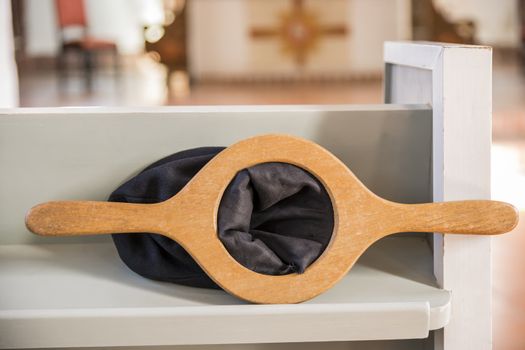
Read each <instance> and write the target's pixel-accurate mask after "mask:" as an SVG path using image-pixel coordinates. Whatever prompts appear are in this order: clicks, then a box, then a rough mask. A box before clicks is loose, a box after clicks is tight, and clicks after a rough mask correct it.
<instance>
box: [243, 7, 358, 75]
mask: <svg viewBox="0 0 525 350" xmlns="http://www.w3.org/2000/svg"><path fill="white" fill-rule="evenodd" d="M304 3H305V1H304V0H292V7H291V9H290V10H289V11H287V12H284V13H282V14H281V15H280V16H279V22H278V25H277V26H276V27H272V28H270V27H255V28H252V29H251V31H250V35H251V37H252V38H254V39H267V38H278V39H280V41H281V42H282V44H283V51H284V52H285V53H287V54H290V55H292V56H293V57H294V60H295V62H296V64H297V65H298V66H300V67H302V66H304V64H305V63H306V60H307V57H308V56H309V55H310V54H311V53H312V52H313V51H315V49H316V48H317V45H318V43H319V41H320V40H321V39H322V38H323V37H326V36H345V35H346V34H347V32H348V30H347V28H346V26H345V25H344V24H339V25H325V24H321V23H319V21H318V19H317V16H316V14H315V13H314V12H312V11H309V10H308V9H306V8H305V4H304Z"/></svg>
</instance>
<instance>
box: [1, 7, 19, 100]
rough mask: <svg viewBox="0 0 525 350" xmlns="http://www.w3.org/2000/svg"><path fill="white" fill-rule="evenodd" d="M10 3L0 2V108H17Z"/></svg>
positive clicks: (16, 82) (16, 80)
mask: <svg viewBox="0 0 525 350" xmlns="http://www.w3.org/2000/svg"><path fill="white" fill-rule="evenodd" d="M14 52H15V49H14V43H13V25H12V21H11V1H10V0H0V108H4V107H16V106H18V77H17V73H16V63H15V57H14Z"/></svg>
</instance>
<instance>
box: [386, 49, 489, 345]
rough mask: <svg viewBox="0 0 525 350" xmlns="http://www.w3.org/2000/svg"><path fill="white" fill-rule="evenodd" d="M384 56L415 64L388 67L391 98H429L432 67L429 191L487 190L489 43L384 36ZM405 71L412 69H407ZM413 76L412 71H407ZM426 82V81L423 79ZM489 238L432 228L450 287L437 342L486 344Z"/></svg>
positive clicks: (441, 274)
mask: <svg viewBox="0 0 525 350" xmlns="http://www.w3.org/2000/svg"><path fill="white" fill-rule="evenodd" d="M385 62H386V63H389V64H393V65H401V66H407V67H411V68H413V69H416V70H417V69H419V70H420V72H419V73H417V71H414V70H413V69H412V70H410V69H408V70H407V69H400V70H389V73H390V76H388V77H387V78H388V79H389V82H388V84H387V85H386V86H387V88H388V87H391V86H396V88H402V89H404V90H405V92H404V93H400V92H399V91H397V92H394V93H391V94H390V95H389V94H387V95H386V96H391V97H396V96H397V98H391V99H390V102H393V103H407V101H410V102H411V103H414V102H415V100H417V98H425V100H421V101H418V102H420V103H425V102H428V101H427V100H426V98H428V94H427V93H425V94H422V93H421V90H420V89H421V88H424V87H422V86H421V85H420V84H413V85H410V84H406V85H404V84H400V83H396V82H395V80H398V79H400V80H404V79H406V80H412V81H413V80H414V77H415V76H416V75H417V76H418V79H420V81H422V80H424V79H427V78H428V73H426V72H424V71H423V70H425V69H426V70H430V71H431V74H432V109H433V188H434V189H433V192H434V194H433V197H434V200H435V201H442V200H459V199H486V198H489V197H490V144H491V110H492V102H491V101H492V95H491V91H492V79H491V75H492V69H491V65H492V52H491V49H490V48H489V47H484V46H465V45H449V44H432V43H387V44H385ZM408 72H409V74H407V73H408ZM410 75H411V76H410ZM425 86H426V85H425ZM490 240H491V238H490V237H472V236H469V237H467V236H452V235H450V236H445V237H442V236H441V235H435V239H434V270H435V274H436V276H437V278H438V281H439V282H440V283H441V285H442V286H443V287H444V288H446V289H448V290H451V291H452V294H453V302H452V318H451V322H450V323H449V324H448V325H447V326H446V327H445V329H444V330H443V331H442V332H439V333H438V334H437V335H436V348H443V349H446V350H452V349H454V350H455V349H458V350H462V349H491V348H492V324H491V323H492V318H491V249H490Z"/></svg>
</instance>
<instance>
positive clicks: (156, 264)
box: [109, 147, 333, 288]
mask: <svg viewBox="0 0 525 350" xmlns="http://www.w3.org/2000/svg"><path fill="white" fill-rule="evenodd" d="M223 149H224V148H222V147H203V148H196V149H191V150H186V151H182V152H179V153H175V154H173V155H171V156H168V157H166V158H163V159H161V160H159V161H157V162H155V163H153V164H151V165H150V166H148V167H147V168H146V169H144V170H143V171H142V172H141V173H139V174H138V175H137V176H135V177H134V178H132V179H131V180H129V181H127V182H126V183H124V184H123V185H122V186H120V187H119V188H118V189H116V190H115V191H114V192H113V193H112V194H111V195H110V197H109V201H112V202H127V203H158V202H162V201H165V200H167V199H169V198H171V197H172V196H174V195H175V194H176V193H177V192H179V191H180V190H181V189H182V188H183V187H184V186H185V185H186V184H187V183H188V182H189V181H190V179H191V178H192V177H193V176H195V174H197V172H198V171H199V170H200V169H201V168H202V167H203V166H204V165H205V164H206V163H207V162H209V161H210V160H211V159H212V158H213V157H214V156H215V155H216V154H218V153H219V152H220V151H221V150H223ZM217 224H218V231H219V232H218V235H219V239H220V240H221V241H222V243H223V244H224V246H225V247H226V249H227V250H228V252H229V253H230V254H231V255H232V257H234V258H235V259H236V260H237V261H238V262H239V263H241V264H242V265H244V266H245V267H247V268H249V269H251V270H253V271H256V272H259V273H263V274H270V275H283V274H288V273H294V272H297V273H302V272H303V271H304V270H305V269H306V268H307V267H308V266H309V265H310V264H311V263H312V262H313V261H315V259H317V258H318V257H319V255H320V254H321V253H322V252H323V251H324V249H325V248H326V246H327V245H328V242H329V241H330V237H331V235H332V231H333V208H332V204H331V201H330V197H329V195H328V193H327V192H326V190H325V189H324V187H323V186H322V185H321V184H320V183H319V181H317V179H315V178H314V177H313V176H312V175H310V174H309V173H308V172H306V171H304V170H303V169H300V168H298V167H296V166H294V165H291V164H284V163H263V164H258V165H255V166H253V167H250V168H248V169H244V170H242V171H240V172H239V173H238V174H237V175H236V176H235V178H234V179H233V180H232V182H231V183H230V184H229V185H228V187H227V189H226V191H225V193H224V195H223V197H222V200H221V203H220V207H219V212H218V223H217ZM113 241H114V242H115V246H116V248H117V250H118V253H119V255H120V258H121V259H122V260H123V261H124V263H125V264H126V265H127V266H128V267H129V268H130V269H131V270H133V271H134V272H136V273H138V274H139V275H142V276H144V277H147V278H151V279H154V280H160V281H167V282H172V283H178V284H183V285H188V286H194V287H205V288H218V286H217V285H216V284H215V283H214V282H213V281H212V280H211V279H210V278H209V277H208V276H207V275H206V274H205V273H204V271H203V270H202V269H201V268H200V267H199V265H198V264H197V263H196V262H195V261H194V260H193V259H192V258H191V256H190V255H189V254H188V253H187V252H186V251H185V250H184V249H183V248H182V247H181V246H180V245H179V244H178V243H177V242H175V241H173V240H171V239H169V238H167V237H164V236H162V235H158V234H152V233H132V234H131V233H130V234H128V233H126V234H114V235H113Z"/></svg>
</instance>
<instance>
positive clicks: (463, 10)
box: [434, 0, 520, 47]
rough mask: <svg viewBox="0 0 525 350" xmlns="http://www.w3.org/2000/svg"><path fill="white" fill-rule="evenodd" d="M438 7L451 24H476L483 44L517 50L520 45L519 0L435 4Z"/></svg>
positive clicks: (448, 0) (444, 0)
mask: <svg viewBox="0 0 525 350" xmlns="http://www.w3.org/2000/svg"><path fill="white" fill-rule="evenodd" d="M434 2H435V4H436V7H438V8H439V9H440V10H442V11H443V12H444V13H445V15H446V16H447V18H450V19H452V20H459V19H466V18H468V19H472V20H474V21H475V22H476V25H477V28H478V32H477V39H478V40H480V41H481V43H482V44H486V45H492V46H499V47H517V46H518V44H519V33H520V29H519V23H518V11H517V9H518V1H517V0H461V1H458V0H434Z"/></svg>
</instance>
